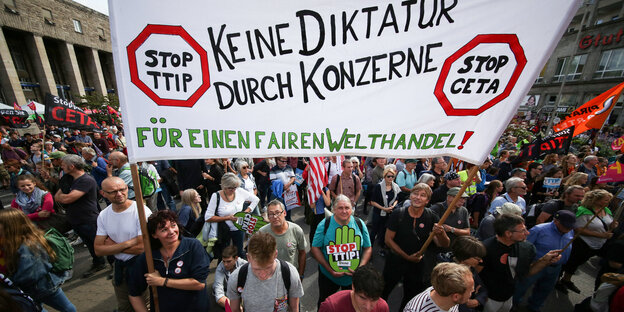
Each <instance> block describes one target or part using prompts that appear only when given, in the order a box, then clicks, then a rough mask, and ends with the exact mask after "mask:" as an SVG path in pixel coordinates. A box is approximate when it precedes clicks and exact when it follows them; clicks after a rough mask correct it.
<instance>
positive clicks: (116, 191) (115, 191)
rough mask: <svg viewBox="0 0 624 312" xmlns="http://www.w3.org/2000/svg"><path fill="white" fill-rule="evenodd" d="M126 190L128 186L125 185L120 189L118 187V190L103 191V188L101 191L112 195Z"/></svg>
mask: <svg viewBox="0 0 624 312" xmlns="http://www.w3.org/2000/svg"><path fill="white" fill-rule="evenodd" d="M127 190H128V187H127V186H126V187H124V188H122V189H118V190H112V191H105V190H102V191H103V192H104V193H106V194H108V195H113V194H117V193H118V192H119V193H124V192H126V191H127Z"/></svg>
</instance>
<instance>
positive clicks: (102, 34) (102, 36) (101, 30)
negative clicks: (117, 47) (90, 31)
mask: <svg viewBox="0 0 624 312" xmlns="http://www.w3.org/2000/svg"><path fill="white" fill-rule="evenodd" d="M98 38H99V39H100V41H106V33H105V32H104V28H101V27H100V28H98Z"/></svg>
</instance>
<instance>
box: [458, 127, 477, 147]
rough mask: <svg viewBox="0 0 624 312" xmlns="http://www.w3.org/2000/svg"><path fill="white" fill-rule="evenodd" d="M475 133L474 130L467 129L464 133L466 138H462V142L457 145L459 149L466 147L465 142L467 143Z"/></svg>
mask: <svg viewBox="0 0 624 312" xmlns="http://www.w3.org/2000/svg"><path fill="white" fill-rule="evenodd" d="M473 134H474V131H466V133H465V134H464V138H463V139H462V142H461V144H460V145H459V146H458V147H457V149H463V148H464V144H466V141H468V139H470V137H471V136H472V135H473Z"/></svg>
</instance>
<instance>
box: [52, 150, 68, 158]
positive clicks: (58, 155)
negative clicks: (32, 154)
mask: <svg viewBox="0 0 624 312" xmlns="http://www.w3.org/2000/svg"><path fill="white" fill-rule="evenodd" d="M65 155H66V154H65V152H61V151H56V152H52V153H50V159H59V158H63V157H64V156H65Z"/></svg>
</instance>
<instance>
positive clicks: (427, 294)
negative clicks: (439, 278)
mask: <svg viewBox="0 0 624 312" xmlns="http://www.w3.org/2000/svg"><path fill="white" fill-rule="evenodd" d="M432 290H433V287H429V288H427V289H425V291H423V292H421V293H420V294H418V295H416V297H414V298H412V300H410V301H409V302H408V303H407V304H406V305H405V308H404V309H403V312H419V311H427V312H458V311H459V305H457V304H456V305H454V306H453V307H452V308H451V309H449V310H443V309H442V308H440V307H439V306H438V305H437V304H436V303H435V302H433V299H431V291H432Z"/></svg>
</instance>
